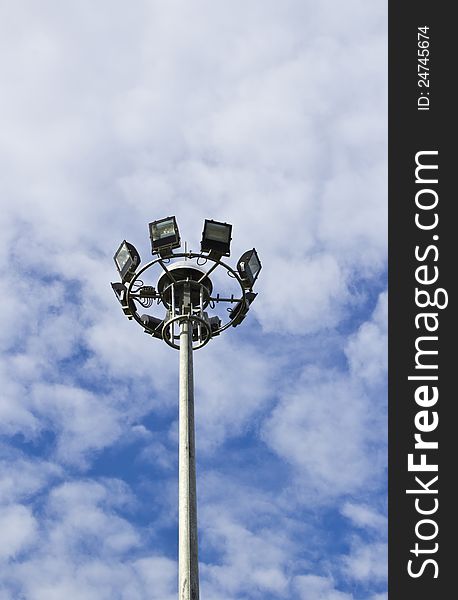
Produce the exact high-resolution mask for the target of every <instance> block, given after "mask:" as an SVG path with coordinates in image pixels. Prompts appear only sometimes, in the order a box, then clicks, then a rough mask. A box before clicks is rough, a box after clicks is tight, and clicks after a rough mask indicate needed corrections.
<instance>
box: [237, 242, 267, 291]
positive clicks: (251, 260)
mask: <svg viewBox="0 0 458 600" xmlns="http://www.w3.org/2000/svg"><path fill="white" fill-rule="evenodd" d="M261 269H262V265H261V261H260V260H259V256H258V253H257V252H256V250H255V248H253V249H252V250H248V251H247V252H245V253H244V254H242V256H241V257H240V258H239V261H238V263H237V271H238V272H239V275H240V278H241V280H242V282H243V285H244V287H245V288H252V287H253V285H254V282H255V281H256V279H257V278H258V275H259V273H260V271H261Z"/></svg>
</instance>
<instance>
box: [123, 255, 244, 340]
mask: <svg viewBox="0 0 458 600" xmlns="http://www.w3.org/2000/svg"><path fill="white" fill-rule="evenodd" d="M170 258H187V259H197V260H199V258H200V259H202V258H204V259H205V261H207V260H209V261H211V262H213V263H214V265H213V267H211V269H210V270H209V271H208V272H207V274H208V275H209V274H210V273H211V272H212V271H213V270H214V269H215V268H216V267H218V266H221V267H223V268H224V269H226V271H227V272H228V273H229V274H230V276H231V277H232V278H233V279H236V280H237V282H238V284H239V286H240V290H241V292H242V300H245V299H246V289H245V286H244V285H243V282H242V280H241V278H240V275H239V274H238V272H237V271H236V270H235V269H233V268H232V267H231V266H229V265H228V264H226V263H224V262H223V261H222V260H219V259H216V258H214V257H210V256H203V255H202V253H201V252H176V253H173V255H172V256H171V257H170ZM163 262H164V259H163V258H161V257H159V258H155V259H154V260H151V261H150V262H148V263H146V264H145V265H143V266H142V267H141V268H140V269H139V270H138V271H137V272H136V273H135V275H134V277H133V278H132V280H131V281H130V282H129V285H128V286H127V301H128V302H129V301H130V300H131V297H130V294H131V293H132V291H133V286H134V284H135V282H136V281H137V280H138V279H139V277H140V275H141V274H142V273H143V272H144V271H146V270H147V269H149V268H151V267H152V266H154V265H156V264H158V263H159V264H161V266H162V268H163V269H164V270H165V271H166V270H167V269H166V267H164V265H163V264H162V263H163ZM131 314H132V317H133V318H134V319H135V321H137V323H138V324H139V325H141V326H142V327H143V328H144V324H143V322H142V320H141V319H140V315H139V314H138V312H137V311H133V312H132V313H131ZM179 318H183V317H182V316H179ZM195 318H197V317H195ZM176 320H178V319H176ZM204 323H205V321H204ZM231 325H232V322H231V321H228V322H227V323H224V324H223V325H221V327H220V328H219V329H217V330H216V331H215V332H213V335H216V334H219V333H221V332H223V331H224V330H225V329H227V328H228V327H230V326H231ZM205 326H206V327H208V325H207V324H206V323H205ZM211 337H212V336H211V335H210V336H209V337H207V339H206V341H205V344H207V343H208V341H209V340H210V338H211ZM164 341H166V343H167V344H168V345H169V346H171V347H172V348H176V349H179V346H177V345H172V344H171V343H170V342H169V341H167V340H166V339H165V338H164ZM205 344H202V345H200V346H197V347H196V349H197V348H202V346H204V345H205Z"/></svg>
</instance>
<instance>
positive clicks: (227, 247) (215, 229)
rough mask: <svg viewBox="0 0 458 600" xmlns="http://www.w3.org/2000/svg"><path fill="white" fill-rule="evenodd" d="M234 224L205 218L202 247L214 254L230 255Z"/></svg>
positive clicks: (203, 250) (204, 250) (202, 249)
mask: <svg viewBox="0 0 458 600" xmlns="http://www.w3.org/2000/svg"><path fill="white" fill-rule="evenodd" d="M231 234H232V225H229V223H221V222H220V221H213V220H211V219H205V222H204V230H203V232H202V241H201V242H200V249H201V251H202V252H211V253H212V254H213V255H214V256H219V257H221V256H230V254H231V239H232V238H231Z"/></svg>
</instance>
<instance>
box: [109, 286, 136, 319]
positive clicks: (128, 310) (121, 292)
mask: <svg viewBox="0 0 458 600" xmlns="http://www.w3.org/2000/svg"><path fill="white" fill-rule="evenodd" d="M111 288H112V290H113V292H114V293H115V296H116V298H117V299H118V301H119V304H120V305H121V307H122V311H123V313H124V314H125V315H126V316H127V318H128V319H129V320H132V318H133V316H132V313H134V312H136V310H135V304H134V303H133V302H132V301H131V302H130V303H128V302H127V288H126V286H125V285H124V284H123V283H120V282H119V281H117V282H116V283H112V284H111Z"/></svg>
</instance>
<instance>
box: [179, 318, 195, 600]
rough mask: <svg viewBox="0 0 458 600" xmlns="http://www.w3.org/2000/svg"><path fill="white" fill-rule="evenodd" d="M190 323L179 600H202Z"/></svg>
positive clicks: (182, 425)
mask: <svg viewBox="0 0 458 600" xmlns="http://www.w3.org/2000/svg"><path fill="white" fill-rule="evenodd" d="M189 329H190V322H189V320H188V319H186V318H184V319H183V320H182V322H181V330H180V406H179V431H180V439H179V466H178V532H179V533H178V538H179V539H178V590H179V600H199V560H198V551H197V495H196V445H195V433H194V381H193V360H192V359H193V356H192V338H191V336H190V331H189Z"/></svg>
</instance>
